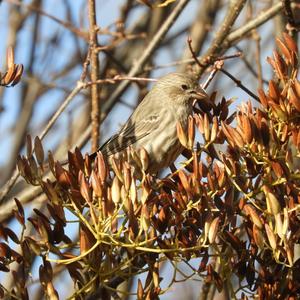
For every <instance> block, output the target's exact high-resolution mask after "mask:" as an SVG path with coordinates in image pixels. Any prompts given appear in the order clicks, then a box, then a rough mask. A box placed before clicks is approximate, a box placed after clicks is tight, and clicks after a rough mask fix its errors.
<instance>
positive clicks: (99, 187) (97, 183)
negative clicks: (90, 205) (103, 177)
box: [91, 170, 103, 198]
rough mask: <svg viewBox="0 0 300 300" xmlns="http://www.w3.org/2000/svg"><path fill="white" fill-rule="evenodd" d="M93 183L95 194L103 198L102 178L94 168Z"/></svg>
mask: <svg viewBox="0 0 300 300" xmlns="http://www.w3.org/2000/svg"><path fill="white" fill-rule="evenodd" d="M91 184H92V188H93V191H94V194H95V195H96V196H97V197H99V198H101V197H102V194H103V189H102V185H101V182H100V178H99V177H98V176H97V174H96V173H95V171H94V170H92V174H91Z"/></svg>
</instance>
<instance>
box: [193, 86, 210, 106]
mask: <svg viewBox="0 0 300 300" xmlns="http://www.w3.org/2000/svg"><path fill="white" fill-rule="evenodd" d="M193 98H194V101H193V106H195V105H196V103H197V102H198V101H203V100H204V101H205V102H209V96H208V95H207V93H206V92H205V91H204V89H202V88H199V89H197V90H196V91H194V92H193Z"/></svg>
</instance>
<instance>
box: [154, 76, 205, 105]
mask: <svg viewBox="0 0 300 300" xmlns="http://www.w3.org/2000/svg"><path fill="white" fill-rule="evenodd" d="M155 89H157V90H158V91H160V92H163V93H164V94H165V95H168V98H169V99H171V101H174V102H177V103H178V102H181V103H184V104H187V103H189V104H192V103H193V101H194V100H200V101H201V100H207V99H208V95H207V93H206V92H205V91H204V89H203V88H201V87H200V85H199V83H198V80H197V79H196V78H195V77H193V76H191V75H189V74H185V73H170V74H168V75H166V76H163V77H162V78H160V79H159V80H158V82H157V83H156V86H155Z"/></svg>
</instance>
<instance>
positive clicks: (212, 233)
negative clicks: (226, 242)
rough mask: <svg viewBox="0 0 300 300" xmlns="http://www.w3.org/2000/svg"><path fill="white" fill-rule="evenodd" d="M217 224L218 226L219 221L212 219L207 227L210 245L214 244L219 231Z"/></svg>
mask: <svg viewBox="0 0 300 300" xmlns="http://www.w3.org/2000/svg"><path fill="white" fill-rule="evenodd" d="M219 224H220V219H219V217H217V218H215V219H213V221H212V222H211V224H210V226H209V231H208V241H209V243H210V244H212V243H214V242H215V239H216V236H217V233H218V230H219Z"/></svg>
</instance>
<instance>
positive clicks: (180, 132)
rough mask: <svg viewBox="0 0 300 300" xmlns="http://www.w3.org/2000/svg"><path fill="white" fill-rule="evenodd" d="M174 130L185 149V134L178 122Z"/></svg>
mask: <svg viewBox="0 0 300 300" xmlns="http://www.w3.org/2000/svg"><path fill="white" fill-rule="evenodd" d="M176 129H177V136H178V139H179V141H180V143H181V145H182V146H183V147H185V148H187V147H188V146H187V137H186V135H185V132H184V130H183V128H182V126H181V124H180V123H179V122H177V124H176Z"/></svg>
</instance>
